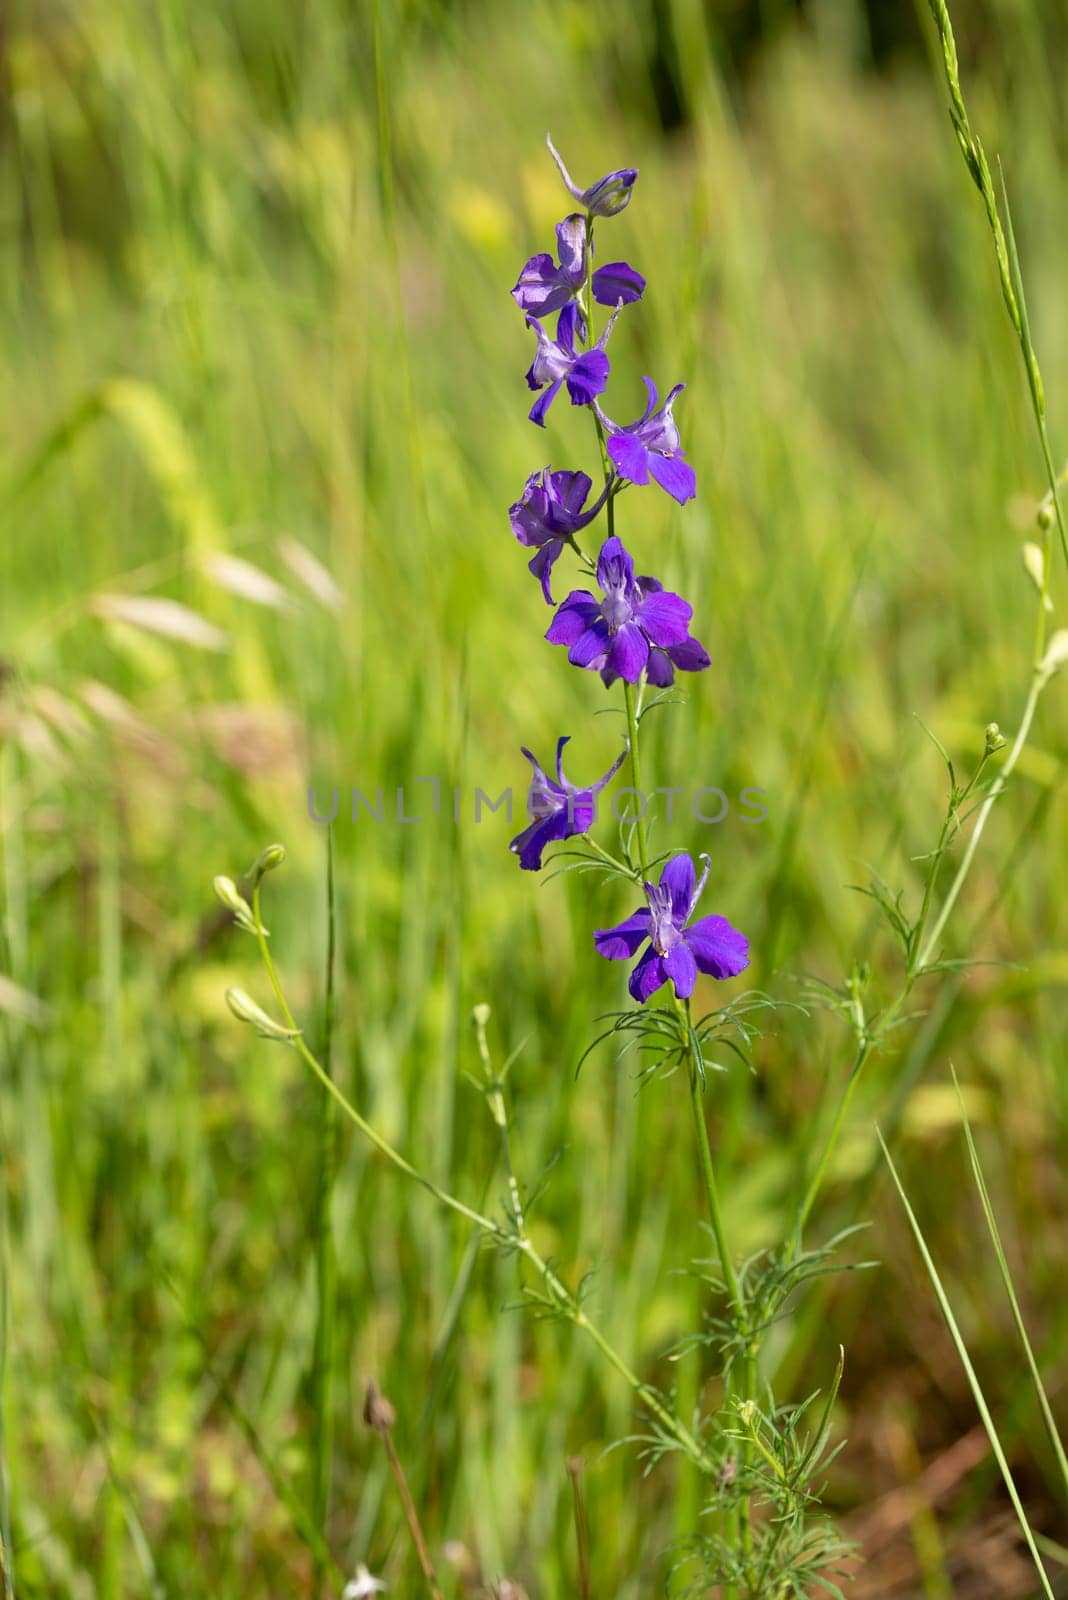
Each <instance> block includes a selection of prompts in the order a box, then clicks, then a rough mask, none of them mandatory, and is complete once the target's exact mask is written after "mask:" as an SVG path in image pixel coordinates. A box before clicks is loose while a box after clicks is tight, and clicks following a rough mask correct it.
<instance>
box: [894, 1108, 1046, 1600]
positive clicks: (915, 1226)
mask: <svg viewBox="0 0 1068 1600" xmlns="http://www.w3.org/2000/svg"><path fill="white" fill-rule="evenodd" d="M876 1133H877V1136H878V1140H879V1144H880V1145H881V1146H882V1152H883V1155H884V1156H885V1158H886V1164H887V1166H888V1167H889V1168H890V1176H891V1177H892V1178H893V1180H894V1187H895V1188H896V1189H897V1192H898V1194H899V1195H900V1197H901V1204H902V1205H903V1206H904V1208H905V1215H906V1217H907V1218H908V1222H909V1227H910V1228H911V1229H912V1234H913V1237H914V1239H915V1240H916V1244H917V1247H918V1248H919V1252H920V1255H921V1256H922V1257H923V1264H924V1266H925V1267H926V1268H927V1276H928V1277H929V1278H930V1280H931V1287H932V1288H933V1289H934V1292H935V1296H936V1298H937V1300H938V1304H939V1307H940V1309H941V1312H942V1315H943V1317H944V1318H945V1322H946V1327H947V1328H948V1329H949V1336H950V1338H951V1339H952V1340H953V1343H954V1345H955V1346H956V1350H957V1355H958V1357H959V1359H960V1364H961V1366H962V1367H963V1368H964V1375H965V1377H966V1378H967V1379H968V1386H969V1388H970V1389H971V1391H972V1397H973V1398H974V1400H975V1404H976V1408H977V1410H978V1412H979V1416H980V1417H981V1419H982V1423H983V1427H984V1428H985V1429H986V1436H987V1438H988V1439H989V1440H990V1448H991V1450H992V1451H993V1453H994V1459H995V1461H996V1462H997V1464H998V1467H999V1468H1000V1470H1001V1476H1002V1479H1003V1480H1004V1483H1005V1488H1006V1489H1007V1490H1008V1494H1009V1499H1010V1500H1011V1501H1012V1507H1013V1510H1014V1511H1015V1512H1016V1518H1017V1521H1018V1522H1019V1524H1020V1528H1021V1530H1022V1532H1023V1536H1024V1540H1025V1542H1026V1544H1027V1548H1028V1550H1030V1552H1031V1559H1032V1560H1033V1561H1034V1564H1035V1570H1036V1572H1037V1573H1038V1576H1039V1579H1040V1581H1041V1584H1042V1593H1043V1594H1044V1595H1046V1596H1047V1600H1054V1594H1053V1590H1052V1589H1051V1588H1050V1583H1049V1578H1048V1577H1047V1575H1046V1569H1045V1567H1044V1566H1043V1564H1042V1557H1041V1556H1040V1555H1039V1553H1038V1546H1037V1544H1036V1543H1035V1536H1034V1534H1033V1533H1032V1531H1031V1524H1030V1523H1029V1522H1028V1520H1027V1512H1026V1511H1025V1510H1024V1508H1023V1502H1022V1500H1021V1499H1020V1495H1019V1491H1018V1490H1017V1488H1016V1483H1015V1480H1014V1478H1013V1476H1012V1472H1011V1470H1010V1468H1009V1463H1008V1461H1007V1460H1006V1457H1005V1452H1004V1450H1003V1449H1002V1447H1001V1440H1000V1438H999V1437H998V1430H997V1426H996V1424H995V1422H994V1419H993V1417H992V1416H991V1414H990V1407H989V1406H988V1405H987V1403H986V1396H985V1395H984V1394H983V1389H982V1385H981V1384H980V1382H979V1377H978V1374H977V1373H976V1370H975V1368H974V1367H973V1365H972V1359H971V1356H970V1355H969V1354H968V1347H967V1345H966V1344H965V1343H964V1336H963V1334H962V1333H961V1331H960V1328H959V1326H958V1324H957V1319H956V1317H955V1316H954V1315H953V1307H952V1306H951V1305H950V1303H949V1297H948V1295H947V1294H946V1291H945V1289H944V1287H943V1285H942V1280H941V1278H940V1277H939V1276H938V1269H937V1267H936V1266H935V1264H934V1261H933V1260H932V1259H931V1252H930V1251H929V1250H928V1248H927V1241H926V1239H925V1238H924V1236H923V1230H922V1229H921V1227H920V1224H919V1221H918V1220H917V1217H916V1213H915V1212H914V1211H913V1209H912V1206H911V1205H910V1204H909V1198H908V1195H907V1194H906V1193H905V1189H904V1186H903V1184H902V1182H901V1179H900V1177H899V1176H898V1171H897V1168H896V1167H895V1166H894V1163H893V1159H892V1157H891V1155H890V1152H889V1150H888V1149H887V1148H886V1144H885V1142H884V1140H883V1136H882V1133H881V1131H879V1130H878V1129H877V1130H876Z"/></svg>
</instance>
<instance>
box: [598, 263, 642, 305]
mask: <svg viewBox="0 0 1068 1600" xmlns="http://www.w3.org/2000/svg"><path fill="white" fill-rule="evenodd" d="M592 288H593V298H594V299H595V300H596V301H597V304H598V305H599V306H617V305H618V304H619V302H620V301H621V300H622V302H623V304H624V305H625V306H629V305H633V304H634V302H635V301H636V300H640V299H641V297H642V295H643V294H644V293H645V279H644V278H643V277H642V275H641V273H640V272H636V271H635V270H634V268H633V267H632V266H629V265H628V264H627V262H626V261H608V262H606V263H605V265H604V266H603V267H598V268H597V271H596V272H595V273H594V274H593V281H592Z"/></svg>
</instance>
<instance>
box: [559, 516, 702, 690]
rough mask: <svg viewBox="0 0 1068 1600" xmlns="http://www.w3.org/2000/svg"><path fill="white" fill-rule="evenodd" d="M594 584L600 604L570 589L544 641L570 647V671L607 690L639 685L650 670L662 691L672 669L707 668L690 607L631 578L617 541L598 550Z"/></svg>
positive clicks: (627, 558) (642, 580)
mask: <svg viewBox="0 0 1068 1600" xmlns="http://www.w3.org/2000/svg"><path fill="white" fill-rule="evenodd" d="M597 582H598V583H599V584H600V586H601V589H602V591H603V596H602V598H601V599H600V600H598V599H597V598H596V597H595V596H594V595H592V594H591V593H590V592H589V590H588V589H573V590H572V591H571V593H570V594H569V595H568V597H567V599H566V600H565V601H563V603H562V604H561V605H560V607H559V609H558V610H557V613H556V616H555V617H554V618H553V620H552V622H551V623H550V624H549V629H548V632H547V633H546V635H545V637H546V638H547V639H548V641H549V643H550V644H566V645H569V646H570V649H569V650H568V660H569V661H570V662H571V663H572V665H573V666H576V667H586V668H588V669H590V670H591V671H595V672H600V674H601V676H602V678H603V679H604V681H605V683H608V684H611V683H614V682H615V680H616V679H617V678H622V679H623V680H624V681H625V682H626V683H637V682H638V680H639V678H640V677H641V675H642V673H643V671H646V670H647V669H648V670H649V675H650V681H651V682H654V683H656V684H658V685H663V684H665V683H670V682H671V681H672V679H673V677H674V669H675V667H680V668H682V670H683V671H687V672H697V671H700V670H701V669H702V668H703V667H707V666H708V665H709V658H708V654H707V652H706V650H705V648H704V646H703V645H701V644H699V643H698V641H697V640H696V639H693V638H691V637H690V618H691V617H692V616H693V607H692V606H691V605H690V603H689V601H687V600H684V599H683V598H682V596H681V595H677V594H672V593H671V591H670V590H667V589H664V588H663V587H662V585H661V584H659V583H658V582H657V580H656V579H655V578H637V577H635V575H634V562H633V561H632V560H631V558H630V554H629V552H628V551H627V550H626V548H625V547H624V545H623V542H622V540H621V539H618V538H616V537H615V536H613V537H612V538H610V539H606V540H605V542H604V544H603V545H602V546H601V553H600V556H599V557H598V559H597Z"/></svg>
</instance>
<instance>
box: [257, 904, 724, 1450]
mask: <svg viewBox="0 0 1068 1600" xmlns="http://www.w3.org/2000/svg"><path fill="white" fill-rule="evenodd" d="M252 914H253V920H254V922H255V924H256V942H257V945H258V947H259V952H260V959H261V961H262V962H263V967H264V971H265V972H266V974H267V978H268V981H269V983H270V985H271V990H272V992H273V994H274V997H275V1000H276V1002H277V1005H278V1009H279V1011H280V1012H281V1014H282V1019H283V1022H284V1024H285V1026H286V1027H287V1028H288V1029H290V1030H291V1032H292V1034H293V1037H292V1039H291V1040H290V1041H289V1042H290V1043H291V1044H292V1046H293V1048H294V1049H295V1050H296V1051H297V1053H298V1055H299V1056H300V1057H301V1058H302V1060H303V1061H304V1063H305V1065H306V1066H307V1067H308V1068H309V1069H310V1070H311V1072H312V1073H313V1074H314V1076H315V1077H316V1078H318V1080H319V1082H320V1083H321V1084H322V1086H323V1088H324V1089H325V1090H326V1092H327V1094H328V1095H330V1096H331V1097H332V1098H333V1099H334V1100H335V1101H336V1103H337V1105H338V1106H339V1107H340V1108H341V1110H342V1111H343V1113H344V1114H345V1116H346V1117H347V1118H348V1119H349V1121H350V1122H351V1123H352V1124H353V1126H354V1127H356V1128H357V1129H358V1130H359V1132H360V1133H361V1134H362V1135H363V1137H364V1138H365V1139H366V1140H367V1142H368V1143H369V1144H371V1145H373V1146H374V1148H375V1149H376V1150H377V1151H378V1152H379V1154H380V1155H382V1156H384V1157H385V1158H386V1160H387V1161H389V1162H390V1163H391V1164H392V1165H393V1166H394V1167H396V1169H397V1171H398V1172H402V1173H404V1175H405V1177H407V1178H411V1180H412V1181H413V1183H417V1184H418V1185H419V1187H420V1188H421V1189H425V1190H426V1191H427V1193H428V1194H431V1195H433V1197H434V1199H435V1200H437V1202H438V1204H439V1205H442V1206H445V1207H446V1208H447V1209H448V1210H450V1211H454V1212H455V1213H456V1214H457V1216H461V1217H464V1218H466V1220H467V1221H468V1222H471V1223H474V1225H475V1227H476V1228H478V1229H480V1230H481V1232H482V1233H484V1234H486V1235H487V1236H488V1237H489V1238H491V1239H493V1240H495V1242H496V1243H498V1244H500V1245H503V1246H505V1247H506V1248H509V1249H513V1250H517V1251H518V1252H519V1253H520V1255H522V1256H524V1257H525V1258H526V1260H527V1261H529V1263H530V1265H531V1266H532V1267H533V1269H534V1271H535V1272H536V1273H537V1274H538V1276H539V1277H540V1278H541V1280H542V1282H543V1283H544V1284H545V1286H546V1288H547V1289H548V1290H549V1292H550V1294H551V1295H552V1296H553V1298H554V1300H555V1301H556V1302H557V1304H558V1305H559V1306H560V1310H561V1313H562V1314H563V1315H564V1316H566V1317H567V1319H568V1320H569V1321H570V1322H571V1323H572V1324H573V1325H574V1326H575V1327H576V1328H581V1329H582V1331H583V1333H584V1334H585V1335H586V1336H587V1338H589V1339H591V1340H592V1341H593V1343H594V1344H595V1345H596V1346H597V1349H598V1350H599V1351H600V1352H601V1355H602V1356H603V1357H604V1359H605V1361H607V1363H608V1365H609V1366H610V1367H612V1368H613V1370H614V1371H615V1372H617V1373H618V1374H619V1376H620V1377H621V1378H622V1379H623V1380H624V1382H625V1383H626V1384H627V1385H628V1387H629V1388H630V1389H631V1390H632V1391H633V1393H634V1395H635V1397H636V1398H637V1399H638V1400H640V1401H641V1403H642V1405H644V1406H645V1408H646V1409H647V1410H648V1411H649V1412H650V1414H651V1415H652V1416H654V1417H655V1418H656V1420H657V1422H658V1423H659V1424H660V1426H661V1428H663V1430H664V1432H665V1434H667V1435H668V1437H669V1438H671V1439H672V1440H673V1441H674V1443H675V1444H676V1445H677V1446H678V1447H679V1449H680V1450H681V1451H682V1452H683V1453H684V1454H685V1455H687V1456H688V1457H689V1458H690V1460H691V1461H692V1462H693V1463H694V1465H695V1466H697V1467H698V1468H699V1470H700V1471H701V1472H703V1473H705V1474H706V1475H707V1476H712V1475H714V1474H715V1472H716V1463H715V1461H714V1460H713V1459H712V1458H711V1457H710V1456H709V1455H708V1453H707V1452H706V1451H705V1449H704V1447H703V1446H702V1445H701V1443H700V1442H699V1441H698V1440H697V1439H696V1438H695V1437H694V1435H693V1434H692V1433H691V1432H690V1430H689V1428H687V1427H686V1425H685V1423H683V1422H681V1421H680V1420H679V1418H678V1417H676V1416H674V1415H673V1414H672V1413H671V1412H670V1411H669V1410H668V1408H667V1407H666V1406H665V1405H664V1402H663V1401H662V1400H661V1398H660V1396H659V1395H658V1394H657V1392H656V1390H655V1389H652V1388H650V1387H649V1385H648V1384H646V1383H643V1382H642V1380H641V1379H640V1378H639V1377H638V1375H637V1373H635V1372H632V1371H631V1369H630V1367H629V1366H628V1365H627V1363H626V1362H625V1361H624V1359H623V1357H622V1356H621V1355H620V1354H619V1352H618V1350H616V1349H615V1347H614V1346H613V1345H611V1344H610V1343H609V1341H608V1340H607V1339H606V1338H605V1336H604V1334H603V1333H602V1332H601V1330H600V1329H599V1328H598V1327H597V1326H596V1324H595V1323H593V1322H591V1321H590V1319H589V1317H588V1316H587V1314H586V1312H585V1311H584V1310H583V1309H582V1306H581V1305H580V1304H579V1303H578V1301H577V1300H576V1299H575V1298H574V1296H573V1295H572V1294H571V1292H570V1290H569V1289H568V1288H567V1286H566V1285H565V1284H564V1283H563V1282H562V1280H561V1279H560V1278H559V1277H558V1276H557V1274H556V1273H555V1271H554V1270H553V1268H552V1267H551V1266H550V1265H549V1263H548V1262H547V1261H545V1260H544V1259H543V1257H542V1256H540V1255H539V1254H538V1252H537V1250H536V1249H535V1248H534V1246H533V1245H532V1244H531V1242H530V1240H529V1239H528V1238H525V1237H524V1238H517V1237H516V1236H515V1234H513V1233H510V1232H508V1230H506V1229H505V1228H502V1227H501V1225H500V1224H499V1223H497V1222H494V1221H493V1219H492V1218H491V1217H487V1216H484V1215H483V1214H482V1212H480V1211H476V1210H474V1209H473V1207H471V1206H469V1205H465V1204H464V1202H463V1201H462V1200H459V1199H457V1197H456V1196H455V1195H452V1194H449V1192H448V1191H447V1190H446V1189H442V1188H440V1187H439V1185H438V1184H436V1183H435V1182H434V1181H433V1179H432V1178H428V1177H426V1176H425V1174H424V1173H422V1172H420V1171H419V1170H418V1168H417V1167H413V1166H412V1164H411V1162H410V1161H408V1160H407V1159H406V1158H405V1157H404V1156H402V1155H401V1153H400V1151H399V1150H396V1149H395V1148H394V1147H393V1145H391V1144H390V1143H389V1140H388V1139H384V1138H383V1137H382V1135H381V1134H380V1133H379V1132H378V1130H377V1128H375V1127H373V1126H372V1124H371V1123H369V1122H368V1121H367V1119H366V1117H363V1116H361V1115H360V1113H359V1112H358V1111H357V1110H356V1107H355V1106H354V1105H353V1104H352V1102H351V1101H350V1100H349V1099H348V1097H347V1096H346V1095H345V1094H343V1093H342V1091H341V1090H340V1089H339V1088H338V1086H337V1084H336V1083H335V1082H334V1080H333V1078H331V1077H330V1075H329V1074H328V1073H327V1072H325V1071H324V1069H323V1067H322V1065H321V1063H320V1062H319V1061H318V1060H317V1059H316V1057H315V1055H314V1054H313V1053H312V1051H310V1050H309V1049H308V1046H307V1045H306V1044H305V1042H304V1036H303V1034H302V1033H301V1032H300V1029H299V1028H298V1027H297V1024H296V1021H295V1019H294V1016H293V1013H292V1011H291V1010H290V1008H289V1002H288V1001H287V1000H286V997H285V992H284V990H283V989H282V984H281V981H280V979H279V977H278V972H277V969H276V967H275V964H274V959H273V957H272V955H271V952H270V950H269V948H268V945H267V936H266V933H265V931H264V928H263V922H262V918H261V916H260V886H259V884H257V885H256V887H255V889H254V890H253V892H252Z"/></svg>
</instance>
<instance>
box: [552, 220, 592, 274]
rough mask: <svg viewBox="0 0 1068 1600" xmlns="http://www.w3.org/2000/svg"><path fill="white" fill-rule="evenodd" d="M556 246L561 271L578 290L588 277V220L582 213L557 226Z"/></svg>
mask: <svg viewBox="0 0 1068 1600" xmlns="http://www.w3.org/2000/svg"><path fill="white" fill-rule="evenodd" d="M556 246H557V250H558V252H559V256H560V271H561V273H562V274H563V276H564V277H565V278H567V280H568V281H569V282H570V284H571V287H572V288H573V289H577V288H578V287H579V285H580V284H581V283H582V280H583V278H584V277H585V276H586V218H585V217H584V216H583V215H582V214H581V212H578V211H573V212H572V213H571V215H570V216H569V217H565V218H564V220H563V222H558V223H557V224H556Z"/></svg>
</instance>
